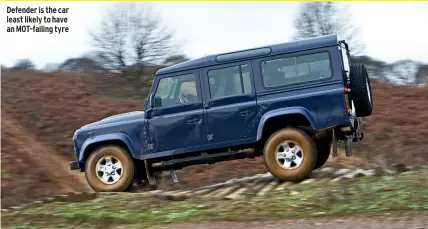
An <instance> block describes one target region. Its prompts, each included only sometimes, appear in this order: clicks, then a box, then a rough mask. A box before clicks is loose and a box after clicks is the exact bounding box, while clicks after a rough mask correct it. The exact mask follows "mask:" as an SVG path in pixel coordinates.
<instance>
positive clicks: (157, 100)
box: [154, 96, 162, 107]
mask: <svg viewBox="0 0 428 229" xmlns="http://www.w3.org/2000/svg"><path fill="white" fill-rule="evenodd" d="M154 98H155V99H154V107H162V99H161V97H159V96H155V97H154Z"/></svg>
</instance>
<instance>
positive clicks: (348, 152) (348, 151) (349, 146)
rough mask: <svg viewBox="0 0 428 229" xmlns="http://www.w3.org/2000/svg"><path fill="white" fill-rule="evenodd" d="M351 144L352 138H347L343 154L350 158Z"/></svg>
mask: <svg viewBox="0 0 428 229" xmlns="http://www.w3.org/2000/svg"><path fill="white" fill-rule="evenodd" d="M351 143H352V138H348V140H346V142H345V154H346V156H347V157H350V156H352V149H351Z"/></svg>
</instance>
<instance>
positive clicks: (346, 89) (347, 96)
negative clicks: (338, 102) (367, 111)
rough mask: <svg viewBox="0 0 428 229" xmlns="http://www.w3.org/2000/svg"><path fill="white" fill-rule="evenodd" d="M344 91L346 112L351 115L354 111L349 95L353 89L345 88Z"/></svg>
mask: <svg viewBox="0 0 428 229" xmlns="http://www.w3.org/2000/svg"><path fill="white" fill-rule="evenodd" d="M343 91H344V92H345V101H346V111H347V112H348V115H351V112H352V110H351V104H350V101H349V95H348V93H349V92H351V88H347V87H345V88H344V89H343Z"/></svg>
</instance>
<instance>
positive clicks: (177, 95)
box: [155, 74, 198, 107]
mask: <svg viewBox="0 0 428 229" xmlns="http://www.w3.org/2000/svg"><path fill="white" fill-rule="evenodd" d="M197 101H198V93H197V91H196V79H195V75H194V74H186V75H179V76H171V77H165V78H162V79H160V81H159V84H158V87H157V89H156V93H155V107H166V106H173V105H178V104H187V103H195V102H197Z"/></svg>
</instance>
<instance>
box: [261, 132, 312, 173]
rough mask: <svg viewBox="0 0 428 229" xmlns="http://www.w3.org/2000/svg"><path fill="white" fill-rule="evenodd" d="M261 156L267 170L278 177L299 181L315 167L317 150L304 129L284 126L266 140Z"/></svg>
mask: <svg viewBox="0 0 428 229" xmlns="http://www.w3.org/2000/svg"><path fill="white" fill-rule="evenodd" d="M263 158H264V161H265V164H266V167H267V168H268V170H269V172H270V173H272V175H274V176H275V177H277V178H278V179H280V180H285V181H301V180H303V179H304V178H306V177H307V176H309V174H310V173H311V172H312V170H313V169H314V168H315V165H316V162H317V150H316V147H315V143H314V141H313V140H312V139H311V137H310V136H309V135H307V134H306V133H305V132H304V131H302V130H299V129H294V128H285V129H282V130H279V131H277V132H275V133H274V134H272V135H271V137H270V138H269V139H268V140H267V142H266V144H265V148H264V153H263Z"/></svg>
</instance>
